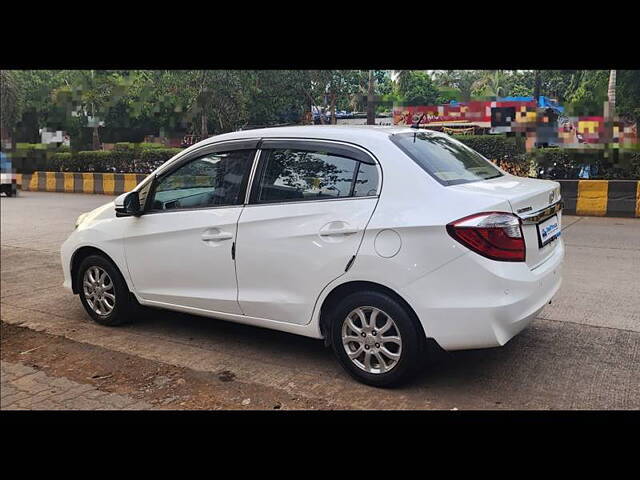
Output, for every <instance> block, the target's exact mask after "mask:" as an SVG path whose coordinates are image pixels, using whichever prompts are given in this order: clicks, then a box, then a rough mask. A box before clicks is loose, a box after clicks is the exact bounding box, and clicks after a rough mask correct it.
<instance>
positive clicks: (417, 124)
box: [411, 112, 426, 128]
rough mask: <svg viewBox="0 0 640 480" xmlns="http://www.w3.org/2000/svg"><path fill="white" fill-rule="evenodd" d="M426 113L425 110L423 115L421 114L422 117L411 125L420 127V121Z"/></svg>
mask: <svg viewBox="0 0 640 480" xmlns="http://www.w3.org/2000/svg"><path fill="white" fill-rule="evenodd" d="M425 115H426V114H425V113H424V112H423V113H422V115H420V118H419V119H418V121H417V122H414V123H413V125H411V128H420V122H421V121H422V119H423V118H424V117H425Z"/></svg>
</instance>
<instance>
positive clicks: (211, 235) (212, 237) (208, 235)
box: [201, 231, 233, 242]
mask: <svg viewBox="0 0 640 480" xmlns="http://www.w3.org/2000/svg"><path fill="white" fill-rule="evenodd" d="M201 238H202V240H203V241H204V242H219V241H222V240H231V239H232V238H233V234H232V233H229V232H221V231H218V232H205V233H203V234H202V237H201Z"/></svg>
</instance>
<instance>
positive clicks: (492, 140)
mask: <svg viewBox="0 0 640 480" xmlns="http://www.w3.org/2000/svg"><path fill="white" fill-rule="evenodd" d="M452 137H453V138H455V139H456V140H459V141H460V142H462V143H464V144H465V145H467V146H468V147H470V148H473V149H474V150H475V151H476V152H478V153H480V154H482V155H484V156H485V157H487V158H488V159H489V160H504V159H505V158H512V157H515V156H517V155H520V154H523V153H525V152H526V150H525V144H524V139H523V138H520V137H515V136H514V137H507V136H504V135H452Z"/></svg>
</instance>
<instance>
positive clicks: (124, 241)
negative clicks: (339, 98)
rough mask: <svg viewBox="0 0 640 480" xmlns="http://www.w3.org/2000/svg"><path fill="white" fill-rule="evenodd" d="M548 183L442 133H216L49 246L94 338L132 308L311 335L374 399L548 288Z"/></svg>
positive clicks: (553, 267) (505, 323) (552, 191)
mask: <svg viewBox="0 0 640 480" xmlns="http://www.w3.org/2000/svg"><path fill="white" fill-rule="evenodd" d="M561 208H562V202H561V200H560V190H559V184H558V183H557V182H553V181H548V180H536V179H530V178H521V177H515V176H513V175H510V174H508V173H506V172H504V171H502V170H501V169H499V168H497V167H496V166H494V165H493V164H492V163H491V162H489V161H488V160H486V159H485V158H484V157H483V156H481V155H480V154H478V153H477V152H475V151H474V150H472V149H470V148H468V147H466V146H465V145H463V144H462V143H460V142H458V141H457V140H454V139H452V138H450V137H449V136H447V135H444V134H440V133H436V132H430V131H424V130H416V129H412V128H405V127H402V128H398V127H342V126H306V127H283V128H271V129H262V130H250V131H241V132H235V133H229V134H224V135H219V136H215V137H212V138H209V139H207V140H204V141H202V142H200V143H197V144H195V145H193V146H192V147H190V148H188V149H186V150H184V151H182V152H181V153H179V154H178V155H176V156H175V157H173V158H172V159H170V160H169V161H167V162H166V163H164V164H163V165H162V166H160V167H159V168H158V169H157V170H156V171H154V172H153V173H152V174H151V175H149V176H148V177H147V178H146V179H145V180H144V181H143V182H142V183H140V184H139V185H138V186H137V187H136V188H135V189H134V190H133V191H132V192H129V193H126V194H124V195H121V196H120V197H118V198H117V199H116V200H115V202H113V203H109V204H107V205H104V206H102V207H99V208H97V209H95V210H93V211H91V212H88V213H85V214H83V215H81V216H80V217H79V218H78V220H77V224H76V229H75V231H74V232H73V233H72V234H71V235H70V236H69V238H68V239H67V241H66V242H65V243H64V244H63V245H62V252H61V254H62V266H63V269H64V278H65V280H64V285H65V287H67V288H68V289H70V290H71V291H73V292H74V293H76V294H78V295H79V296H80V300H81V301H82V304H83V306H84V308H85V309H86V311H87V312H88V314H89V315H90V316H91V317H92V318H93V319H94V320H95V321H96V322H98V323H100V324H103V325H119V324H122V323H125V322H128V321H131V320H134V319H135V317H136V315H137V312H138V307H139V305H143V306H148V307H156V308H163V309H169V310H175V311H180V312H186V313H190V314H195V315H202V316H205V317H212V318H217V319H222V320H229V321H234V322H240V323H245V324H249V325H256V326H261V327H266V328H272V329H275V330H281V331H284V332H289V333H294V334H298V335H304V336H308V337H313V338H318V339H324V340H325V342H326V343H327V344H328V345H331V346H332V348H333V350H334V352H335V354H336V357H337V358H338V361H339V362H340V363H341V364H342V366H343V367H344V368H345V369H346V370H347V372H349V373H350V374H351V375H352V376H353V377H355V378H356V379H358V380H360V381H362V382H364V383H367V384H370V385H375V386H389V385H392V384H397V383H399V382H400V381H402V380H406V379H408V378H409V377H410V376H411V374H413V373H415V371H416V369H417V367H418V366H419V365H420V364H421V362H419V360H420V358H421V352H422V351H423V349H424V348H425V345H426V340H427V338H429V339H433V340H435V341H436V342H437V343H438V344H439V345H440V347H442V348H443V349H445V350H460V349H473V348H486V347H494V346H500V345H504V344H505V343H506V342H508V341H509V339H510V338H512V337H513V336H514V335H516V334H517V333H518V332H520V331H521V330H522V329H523V328H525V326H527V324H529V322H531V320H532V319H533V318H535V317H536V315H537V314H538V313H539V312H540V310H541V309H542V308H543V307H544V305H545V304H547V303H549V302H550V301H551V298H552V297H553V296H554V294H555V293H556V292H557V291H558V288H559V287H560V283H561V278H560V267H561V264H562V261H563V257H564V246H563V242H562V239H561V238H560V231H561V220H562V218H561Z"/></svg>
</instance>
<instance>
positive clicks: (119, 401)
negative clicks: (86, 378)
mask: <svg viewBox="0 0 640 480" xmlns="http://www.w3.org/2000/svg"><path fill="white" fill-rule="evenodd" d="M0 390H1V391H2V400H0V408H2V409H3V410H5V409H7V410H148V409H151V408H152V405H150V404H149V403H147V402H143V401H139V400H137V399H136V398H133V397H130V396H128V395H118V394H115V393H107V392H104V391H101V390H99V389H97V388H95V387H92V386H91V385H86V384H82V383H78V382H74V381H71V380H68V379H66V378H60V377H51V376H49V375H47V374H45V373H44V372H41V371H38V370H36V369H35V368H31V367H29V366H26V365H22V364H20V363H14V362H2V365H1V366H0Z"/></svg>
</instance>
